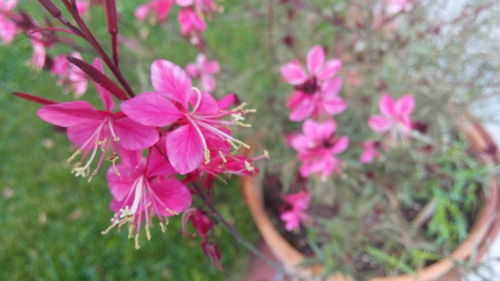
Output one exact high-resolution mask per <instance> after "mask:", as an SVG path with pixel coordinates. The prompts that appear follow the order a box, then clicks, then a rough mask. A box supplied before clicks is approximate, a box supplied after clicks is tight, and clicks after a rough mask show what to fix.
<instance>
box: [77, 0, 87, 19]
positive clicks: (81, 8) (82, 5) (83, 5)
mask: <svg viewBox="0 0 500 281" xmlns="http://www.w3.org/2000/svg"><path fill="white" fill-rule="evenodd" d="M89 6H90V3H89V2H87V1H81V0H80V1H79V0H77V1H76V8H77V10H78V13H79V14H80V15H81V16H84V15H85V14H86V13H87V12H88V10H89Z"/></svg>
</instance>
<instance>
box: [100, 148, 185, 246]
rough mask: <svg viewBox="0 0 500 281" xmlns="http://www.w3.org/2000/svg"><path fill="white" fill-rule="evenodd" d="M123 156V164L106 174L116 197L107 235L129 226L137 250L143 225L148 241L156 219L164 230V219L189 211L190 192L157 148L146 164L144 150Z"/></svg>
mask: <svg viewBox="0 0 500 281" xmlns="http://www.w3.org/2000/svg"><path fill="white" fill-rule="evenodd" d="M120 156H121V159H122V161H121V163H120V164H119V165H116V166H115V167H111V168H110V169H109V170H108V173H107V180H108V186H109V190H110V192H111V194H112V195H113V201H112V202H111V205H110V207H111V209H112V210H113V211H114V212H115V213H116V214H115V216H114V217H113V219H112V224H111V226H110V227H109V228H108V229H107V230H105V231H104V233H107V232H108V231H109V230H110V229H112V228H113V227H115V226H117V225H123V224H125V223H129V224H130V228H129V235H130V236H131V237H132V236H135V239H136V240H135V242H136V248H139V240H138V239H139V233H140V231H141V226H142V223H143V222H144V223H145V227H144V228H145V230H146V235H147V238H148V240H149V239H150V238H151V237H150V236H151V233H150V228H151V227H152V226H153V221H152V219H153V217H155V216H156V217H157V218H158V219H159V221H160V225H161V227H162V231H165V224H164V219H165V218H166V217H170V216H174V215H178V214H179V213H181V212H183V211H185V210H186V209H187V208H189V206H191V193H190V191H189V189H188V188H187V187H186V186H185V185H184V184H182V183H181V182H179V181H178V180H177V179H176V178H175V171H174V170H173V169H172V167H171V166H170V164H169V163H168V162H167V161H166V159H165V157H163V156H162V155H160V153H158V151H157V150H156V149H152V150H150V154H149V157H148V159H147V161H146V159H144V158H143V157H142V152H141V151H136V152H132V151H123V152H121V153H120Z"/></svg>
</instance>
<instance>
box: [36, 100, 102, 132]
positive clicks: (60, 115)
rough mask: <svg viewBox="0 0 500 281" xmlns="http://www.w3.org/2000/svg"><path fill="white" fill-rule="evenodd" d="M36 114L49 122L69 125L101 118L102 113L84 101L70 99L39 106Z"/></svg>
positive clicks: (57, 124)
mask: <svg viewBox="0 0 500 281" xmlns="http://www.w3.org/2000/svg"><path fill="white" fill-rule="evenodd" d="M37 114H38V116H39V117H40V118H41V119H42V120H44V121H45V122H48V123H50V124H53V125H56V126H60V127H71V126H75V125H78V124H81V123H85V122H90V121H92V120H97V121H98V120H101V118H103V116H104V115H103V113H101V112H99V111H97V110H96V109H95V108H94V107H93V106H92V105H91V104H90V103H88V102H86V101H72V102H63V103H57V104H50V105H46V106H44V107H42V108H40V109H39V110H38V112H37Z"/></svg>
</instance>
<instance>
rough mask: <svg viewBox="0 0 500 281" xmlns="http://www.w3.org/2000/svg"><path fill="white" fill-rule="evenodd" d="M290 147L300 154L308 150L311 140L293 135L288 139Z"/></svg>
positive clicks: (303, 136)
mask: <svg viewBox="0 0 500 281" xmlns="http://www.w3.org/2000/svg"><path fill="white" fill-rule="evenodd" d="M290 145H291V146H292V147H293V148H294V149H295V150H296V151H297V152H302V151H306V150H308V149H309V148H310V145H311V139H310V138H309V137H308V136H306V135H295V136H292V137H291V139H290Z"/></svg>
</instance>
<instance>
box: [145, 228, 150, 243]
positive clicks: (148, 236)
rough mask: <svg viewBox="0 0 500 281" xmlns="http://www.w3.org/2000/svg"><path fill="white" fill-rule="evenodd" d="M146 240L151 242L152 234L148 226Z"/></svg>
mask: <svg viewBox="0 0 500 281" xmlns="http://www.w3.org/2000/svg"><path fill="white" fill-rule="evenodd" d="M146 238H148V241H149V240H151V232H150V231H149V226H147V225H146Z"/></svg>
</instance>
